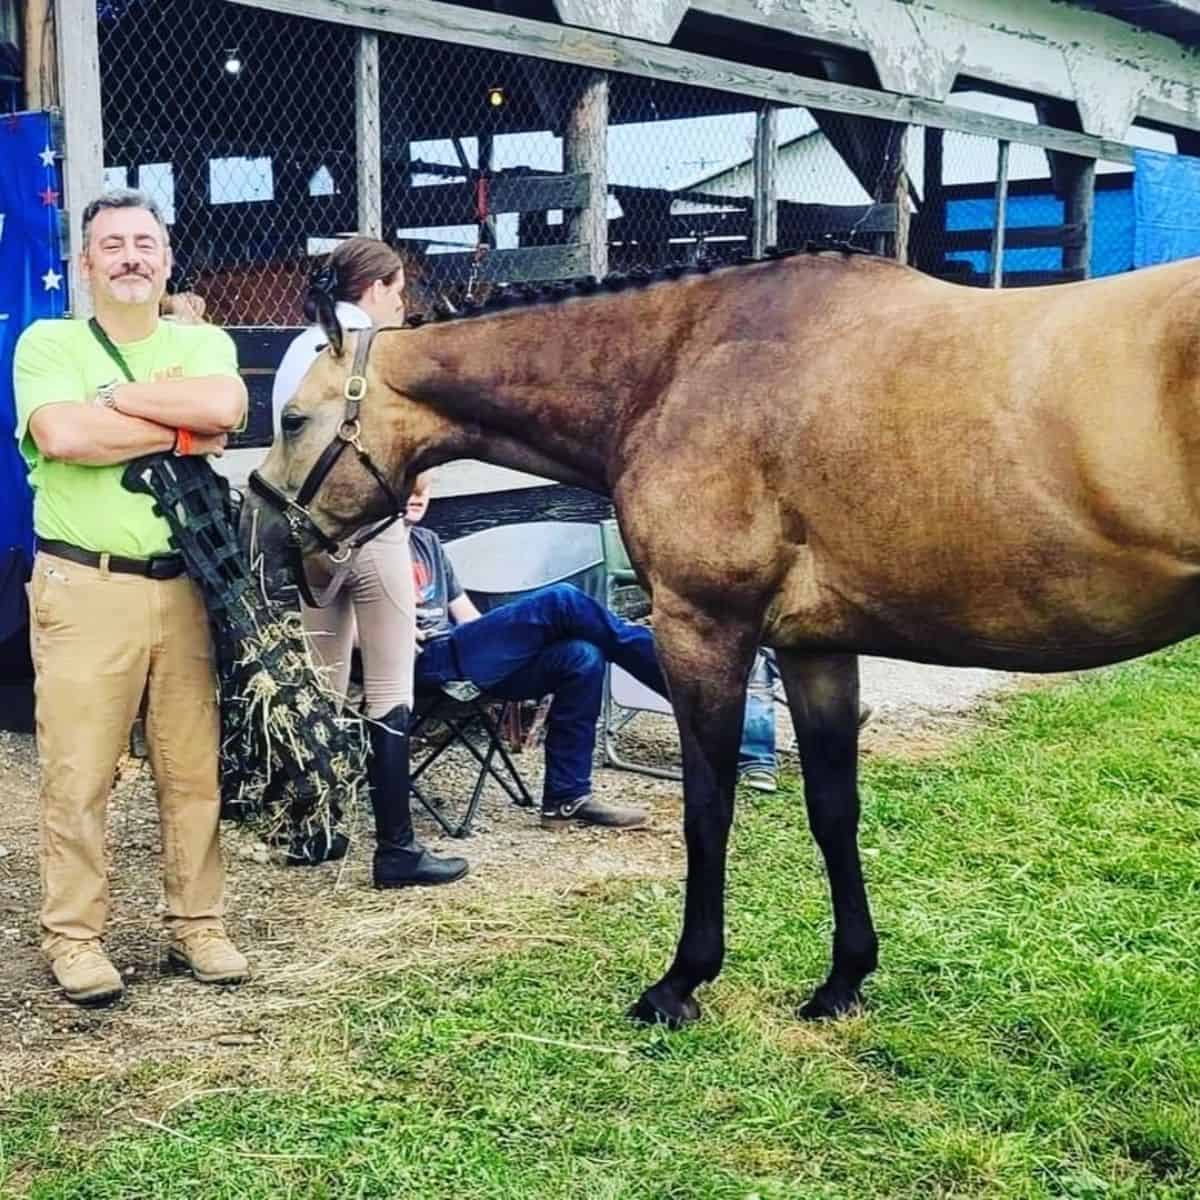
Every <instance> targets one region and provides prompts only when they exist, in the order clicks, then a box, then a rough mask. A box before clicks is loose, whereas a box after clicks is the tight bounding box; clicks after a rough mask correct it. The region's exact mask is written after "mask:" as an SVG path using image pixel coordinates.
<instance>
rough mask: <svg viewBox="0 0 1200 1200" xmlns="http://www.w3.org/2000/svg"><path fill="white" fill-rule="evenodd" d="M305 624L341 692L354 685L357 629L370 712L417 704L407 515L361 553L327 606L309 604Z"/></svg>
mask: <svg viewBox="0 0 1200 1200" xmlns="http://www.w3.org/2000/svg"><path fill="white" fill-rule="evenodd" d="M304 627H305V629H307V630H308V632H309V633H310V634H311V635H312V637H311V640H312V645H313V650H314V651H315V652H316V654H317V656H318V657H319V658H320V660H321V662H322V664H323V665H324V666H325V667H326V668H327V669H328V670H329V672H330V680H329V682H330V686H331V687H332V688H333V689H334V690H335V691H336V692H337V694H338V695H339V696H345V694H346V689H347V688H348V687H349V685H350V656H351V654H352V652H353V650H354V638H355V632H356V631H357V634H358V644H359V648H360V649H361V651H362V662H363V692H364V699H365V707H366V714H367V716H368V717H383V716H386V715H387V714H388V713H389V712H391V711H392V709H393V708H395V707H396V705H398V704H404V705H407V706H408V707H409V708H412V703H413V659H414V657H415V655H416V647H417V616H416V601H415V599H414V595H413V573H412V561H411V558H410V554H409V548H408V527H407V526H406V525H405V524H404V522H403V521H402V520H401V521H397V522H396V523H395V524H394V525H392V526H390V527H389V528H388V529H386V530H384V532H383V533H381V534H380V535H379V536H378V537H376V538H372V539H371V541H369V542H368V543H367V544H366V545H365V546H363V548H362V549H361V550H359V551H358V552H357V553H356V554H355V556H354V558H353V560H352V561H351V562H350V564H349V567H348V569H346V570H345V572H344V575H343V576H342V578H341V582H340V587H338V589H337V590H336V593H335V595H334V597H333V599H332V600H330V601H329V602H328V603H327V604H326V605H325V606H324V607H323V608H310V607H308V606H307V605H305V607H304Z"/></svg>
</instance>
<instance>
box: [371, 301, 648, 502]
mask: <svg viewBox="0 0 1200 1200" xmlns="http://www.w3.org/2000/svg"><path fill="white" fill-rule="evenodd" d="M605 299H607V300H608V303H605V302H604V300H605ZM636 300H637V297H636V296H635V295H634V294H621V295H618V296H612V297H607V298H592V299H588V300H579V301H568V302H565V303H560V304H552V305H541V306H533V307H530V308H527V309H518V310H514V311H511V312H506V313H500V314H497V315H495V316H487V317H477V318H474V319H471V320H463V321H452V322H447V323H445V324H442V325H435V326H430V327H425V328H422V329H421V330H418V331H415V332H413V333H411V334H410V335H408V337H407V338H406V337H397V338H396V339H395V340H394V341H393V342H391V343H390V344H389V346H388V347H387V349H388V351H389V352H390V354H391V355H392V357H391V359H390V361H388V362H387V363H386V364H385V365H384V368H383V374H384V377H385V378H386V379H387V380H388V382H389V383H391V384H392V385H393V386H395V387H396V388H397V390H398V391H400V392H402V393H404V394H405V395H408V396H410V397H411V398H412V399H414V400H417V401H419V402H421V403H424V404H428V405H430V406H431V407H432V408H434V409H436V410H437V411H438V412H439V413H441V414H442V415H443V416H446V417H448V418H450V420H451V421H452V422H453V423H454V425H455V429H454V431H453V433H452V434H451V435H450V437H449V438H448V439H447V442H446V445H445V446H443V447H441V453H450V454H452V455H462V454H467V455H470V456H471V457H475V458H481V459H484V460H485V461H488V462H494V463H497V464H498V465H501V466H514V467H517V468H518V469H521V470H533V471H535V472H536V473H538V474H542V475H547V476H548V477H550V478H554V479H561V480H562V481H563V482H570V483H577V484H581V485H582V486H586V487H590V488H592V489H593V490H596V491H608V490H609V489H610V487H611V485H612V482H613V481H612V480H611V479H610V478H609V472H610V467H611V464H612V457H613V455H612V452H613V449H614V446H615V439H616V438H617V437H619V436H620V432H621V428H622V421H621V414H622V412H623V411H624V408H625V405H626V402H627V400H628V398H629V397H630V395H631V394H632V393H633V392H634V391H636V390H637V389H638V388H639V386H643V385H646V384H648V381H649V377H650V375H652V374H653V373H654V372H655V371H656V369H657V367H660V366H661V357H662V346H661V345H660V344H659V343H660V342H661V341H662V340H663V339H664V337H665V334H666V331H665V326H666V325H667V322H663V321H660V322H656V323H650V325H649V328H647V326H646V325H644V324H643V325H641V326H640V328H639V325H638V320H637V317H638V311H637V310H638V305H637V303H636ZM622 302H624V303H622Z"/></svg>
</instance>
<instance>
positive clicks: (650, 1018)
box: [629, 987, 700, 1029]
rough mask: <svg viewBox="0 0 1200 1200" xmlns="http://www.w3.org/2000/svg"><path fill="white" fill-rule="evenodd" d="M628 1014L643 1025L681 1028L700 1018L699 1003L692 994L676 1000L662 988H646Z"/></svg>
mask: <svg viewBox="0 0 1200 1200" xmlns="http://www.w3.org/2000/svg"><path fill="white" fill-rule="evenodd" d="M629 1016H630V1017H632V1018H633V1020H635V1021H641V1022H642V1024H644V1025H665V1026H666V1027H667V1028H668V1029H682V1028H683V1027H684V1026H685V1025H690V1024H691V1023H692V1022H693V1021H698V1020H699V1019H700V1005H699V1004H698V1003H697V1002H696V998H695V997H694V996H685V997H684V998H683V999H682V1000H677V999H675V998H674V997H672V996H670V994H669V993H666V992H664V991H663V990H662V989H660V988H657V987H653V988H647V989H646V990H645V991H644V992H643V993H642V994H641V995H640V996H639V997H638V1001H637V1003H636V1004H635V1005H634V1006H633V1007H632V1008H631V1009H630V1010H629Z"/></svg>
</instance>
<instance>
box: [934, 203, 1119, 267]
mask: <svg viewBox="0 0 1200 1200" xmlns="http://www.w3.org/2000/svg"><path fill="white" fill-rule="evenodd" d="M1133 207H1134V206H1133V191H1132V189H1131V188H1127V187H1126V188H1098V189H1097V190H1096V203H1095V213H1094V216H1093V224H1092V262H1091V272H1090V273H1091V275H1092V276H1093V277H1096V276H1100V275H1116V274H1118V273H1119V272H1121V271H1128V270H1131V269H1132V268H1133V255H1134V221H1133ZM1004 219H1005V224H1006V225H1007V227H1008V228H1009V229H1019V228H1021V226H1030V225H1034V226H1036V225H1061V224H1062V223H1063V202H1062V201H1061V200H1060V199H1059V198H1058V197H1057V196H1055V195H1054V193H1053V192H1052V191H1051V190H1050V189H1049V187H1048V186H1047V190H1046V191H1045V192H1044V193H1043V192H1039V193H1037V194H1035V195H1024V194H1022V195H1010V196H1009V197H1008V204H1007V205H1006V206H1005V209H1004ZM995 227H996V202H995V200H992V199H990V198H984V197H979V198H972V199H963V200H950V201H948V202H947V204H946V228H947V229H994V228H995ZM947 257H948V258H953V259H961V260H963V261H965V262H969V263H970V264H971V267H972V269H973V270H975V271H978V272H980V273H981V274H983V273H986V272H987V271H989V270H990V269H991V261H992V256H991V255H990V254H989V253H988V252H987V251H986V250H960V251H955V252H954V253H952V254H949V255H947ZM1062 265H1063V252H1062V250H1061V249H1060V248H1058V247H1055V246H1042V247H1037V248H1036V249H1028V250H1006V251H1005V252H1004V269H1005V271H1059V270H1061V269H1062Z"/></svg>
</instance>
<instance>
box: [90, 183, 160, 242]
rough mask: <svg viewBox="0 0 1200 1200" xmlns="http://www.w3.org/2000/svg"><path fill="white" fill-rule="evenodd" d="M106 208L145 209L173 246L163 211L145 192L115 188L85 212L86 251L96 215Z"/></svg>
mask: <svg viewBox="0 0 1200 1200" xmlns="http://www.w3.org/2000/svg"><path fill="white" fill-rule="evenodd" d="M106 208H143V209H145V210H146V212H148V213H149V214H150V215H151V216H152V217H153V218H154V219H155V220H156V221H157V222H158V227H159V228H160V229H161V230H162V231H163V240H164V241H165V242H166V243H167V245H170V244H171V231H170V230H169V229H168V228H167V223H166V221H164V220H163V215H162V211H161V210H160V209H159V207H158V205H157V204H156V203H155V202H154V201H153V200H151V199H150V197H149V196H147V195H146V193H145V192H139V191H135V190H134V189H133V188H113V189H112V190H111V191H107V192H105V193H103V195H100V196H97V197H96V198H95V200H93V201H92V202H91V203H90V204H89V205H88V206H87V208H85V209H84V210H83V248H84V250H87V248H88V239H89V238H90V237H91V236H92V222H93V221H94V220H95V219H96V214H97V213H100V212H103V211H104V210H105V209H106Z"/></svg>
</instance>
